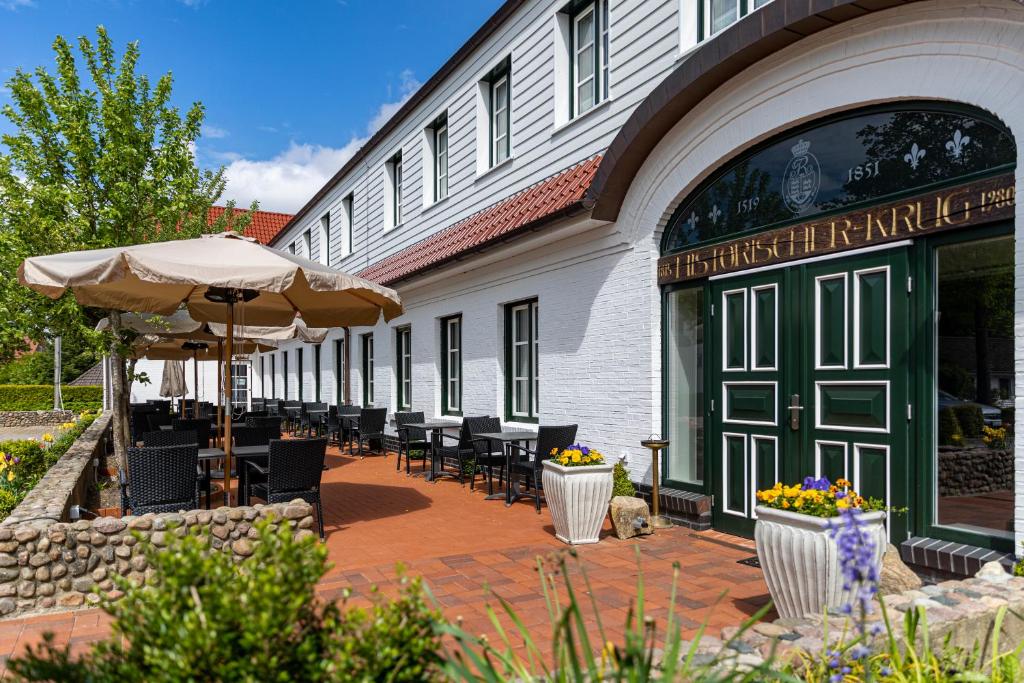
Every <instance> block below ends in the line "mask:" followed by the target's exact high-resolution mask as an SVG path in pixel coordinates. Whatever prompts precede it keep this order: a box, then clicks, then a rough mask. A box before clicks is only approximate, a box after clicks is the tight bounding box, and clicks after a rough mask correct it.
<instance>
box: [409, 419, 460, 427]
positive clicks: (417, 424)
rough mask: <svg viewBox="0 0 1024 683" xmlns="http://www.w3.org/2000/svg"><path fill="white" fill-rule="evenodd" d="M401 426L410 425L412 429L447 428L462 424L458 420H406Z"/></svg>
mask: <svg viewBox="0 0 1024 683" xmlns="http://www.w3.org/2000/svg"><path fill="white" fill-rule="evenodd" d="M402 426H403V427H412V428H413V429H449V428H456V427H461V426H462V425H461V424H459V423H458V422H440V421H437V420H434V421H433V422H406V423H405V424H404V425H402Z"/></svg>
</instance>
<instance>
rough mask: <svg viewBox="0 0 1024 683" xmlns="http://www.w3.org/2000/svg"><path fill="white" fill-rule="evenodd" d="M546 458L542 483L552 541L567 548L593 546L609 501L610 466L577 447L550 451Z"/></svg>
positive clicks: (593, 452) (596, 453) (595, 453)
mask: <svg viewBox="0 0 1024 683" xmlns="http://www.w3.org/2000/svg"><path fill="white" fill-rule="evenodd" d="M550 456H551V457H550V458H549V459H547V460H545V461H544V473H543V475H542V477H543V479H542V481H543V484H544V497H545V498H546V499H547V503H548V509H549V510H550V511H551V519H552V522H554V525H555V537H556V538H557V539H558V540H560V541H562V542H563V543H569V544H570V545H577V544H581V543H597V541H598V535H599V534H600V532H601V525H602V523H603V522H604V518H605V515H606V514H607V513H608V502H609V501H610V500H611V497H612V470H613V468H614V465H612V464H611V463H608V462H606V461H605V457H604V455H603V454H602V453H601V452H600V451H598V450H597V449H594V448H590V447H588V446H583V445H581V444H573V445H572V446H569V447H568V448H563V449H561V450H559V449H557V448H554V449H552V450H551V453H550ZM570 501H571V503H570Z"/></svg>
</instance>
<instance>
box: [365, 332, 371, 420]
mask: <svg viewBox="0 0 1024 683" xmlns="http://www.w3.org/2000/svg"><path fill="white" fill-rule="evenodd" d="M372 405H373V334H372V333H370V334H364V335H363V406H364V407H365V406H372Z"/></svg>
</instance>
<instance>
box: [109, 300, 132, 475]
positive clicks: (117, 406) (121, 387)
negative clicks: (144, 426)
mask: <svg viewBox="0 0 1024 683" xmlns="http://www.w3.org/2000/svg"><path fill="white" fill-rule="evenodd" d="M108 315H109V317H110V332H111V334H112V335H113V340H112V341H111V342H110V365H111V368H112V373H111V375H112V376H111V378H110V380H111V391H112V393H113V396H112V401H111V403H112V405H111V408H112V409H113V411H114V414H113V420H112V421H113V432H114V461H115V462H116V463H117V467H118V468H120V469H121V470H124V468H125V463H126V462H127V453H128V451H127V448H128V439H129V432H130V430H129V424H128V391H127V387H126V386H125V385H126V384H127V382H126V381H125V379H126V378H125V367H124V358H122V357H121V352H120V344H121V339H120V333H121V313H120V312H119V311H108Z"/></svg>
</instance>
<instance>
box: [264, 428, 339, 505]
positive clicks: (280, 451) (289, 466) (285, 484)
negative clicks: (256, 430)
mask: <svg viewBox="0 0 1024 683" xmlns="http://www.w3.org/2000/svg"><path fill="white" fill-rule="evenodd" d="M326 452H327V439H287V440H284V439H275V440H273V441H271V442H270V456H269V458H268V459H267V466H268V467H269V471H268V473H267V489H268V493H270V494H274V493H283V492H289V491H312V490H314V489H316V488H317V487H319V486H320V477H321V475H322V474H323V471H324V455H325V454H326Z"/></svg>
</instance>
